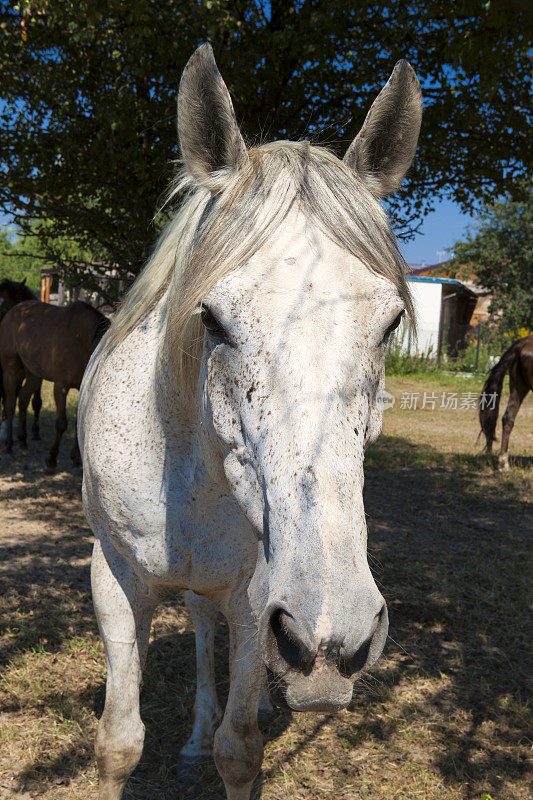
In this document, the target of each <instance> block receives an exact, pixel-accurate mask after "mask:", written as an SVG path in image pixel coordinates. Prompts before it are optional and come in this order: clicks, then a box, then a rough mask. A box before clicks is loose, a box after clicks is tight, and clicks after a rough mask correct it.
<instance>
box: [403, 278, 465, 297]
mask: <svg viewBox="0 0 533 800" xmlns="http://www.w3.org/2000/svg"><path fill="white" fill-rule="evenodd" d="M406 278H407V280H408V281H412V282H413V283H442V284H444V285H446V286H456V287H457V288H458V289H459V290H460V291H461V292H465V293H466V294H469V295H472V296H475V295H476V292H474V291H472V289H471V288H470V287H469V286H465V284H464V283H462V282H461V281H457V280H456V279H455V278H433V277H432V276H429V275H406Z"/></svg>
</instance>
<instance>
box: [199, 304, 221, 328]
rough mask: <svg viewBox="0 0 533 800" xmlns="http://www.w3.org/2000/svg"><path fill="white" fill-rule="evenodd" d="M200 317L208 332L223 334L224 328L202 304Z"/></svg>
mask: <svg viewBox="0 0 533 800" xmlns="http://www.w3.org/2000/svg"><path fill="white" fill-rule="evenodd" d="M200 319H201V320H202V322H203V324H204V327H205V329H206V330H208V331H209V333H214V334H218V335H219V336H225V332H224V328H223V327H222V325H221V324H220V323H219V321H218V320H217V318H216V317H215V315H214V314H213V313H212V311H210V310H209V308H208V307H207V306H204V305H203V304H202V310H201V312H200Z"/></svg>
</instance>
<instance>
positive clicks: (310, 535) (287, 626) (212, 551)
mask: <svg viewBox="0 0 533 800" xmlns="http://www.w3.org/2000/svg"><path fill="white" fill-rule="evenodd" d="M202 59H203V60H202ZM197 61H199V64H196V67H195V68H198V69H200V71H201V70H202V69H209V70H211V71H212V64H211V62H210V61H209V53H208V52H207V51H205V50H203V55H202V54H200V56H198V57H197ZM204 61H205V63H204ZM213 63H214V62H213ZM209 74H211V73H209ZM216 75H218V73H216ZM196 77H197V76H196ZM215 77H216V76H215ZM218 77H219V76H218ZM216 80H217V81H218V78H216ZM182 83H183V81H182ZM217 85H218V84H217ZM222 86H223V84H222ZM224 89H225V87H224ZM186 90H187V87H185V89H184V88H183V86H182V88H181V89H180V96H181V93H182V92H183V91H186ZM222 99H223V100H224V101H225V100H226V96H225V95H224V97H223V98H222ZM227 100H228V101H229V97H228V98H227ZM221 102H222V100H221ZM231 112H232V110H231ZM232 135H234V131H233V129H232ZM180 136H181V129H180ZM182 149H184V148H183V142H182ZM236 149H237V150H238V152H239V154H240V153H241V151H240V149H239V148H236ZM185 150H186V148H185ZM239 157H240V155H239ZM191 169H192V168H191ZM404 171H405V170H404ZM170 303H171V298H170V296H169V294H168V292H167V293H166V294H165V295H163V297H162V298H161V300H160V301H159V302H158V303H157V305H156V307H155V308H154V309H153V310H152V311H151V312H150V313H149V314H148V315H147V316H146V317H145V319H144V321H143V322H142V324H140V325H138V326H137V327H135V328H134V329H133V330H132V331H131V332H130V333H129V334H128V335H127V336H125V338H123V339H122V341H120V342H119V343H118V344H117V345H116V346H115V347H114V348H112V349H110V350H105V342H104V344H103V346H102V347H100V348H99V349H98V350H97V351H96V352H95V354H94V356H93V358H92V360H91V363H90V365H89V367H88V370H87V373H86V376H85V379H84V382H83V386H82V389H81V393H80V401H79V409H78V419H79V439H80V445H81V448H82V453H83V464H84V480H83V502H84V507H85V510H86V514H87V518H88V520H89V523H90V525H91V528H92V529H93V531H94V533H95V538H96V543H95V551H94V557H93V567H92V577H93V594H94V602H95V609H96V613H97V617H98V621H99V625H100V630H101V633H102V636H103V639H104V643H105V647H106V655H107V660H108V677H107V693H106V706H105V711H104V715H103V717H102V720H101V722H100V727H99V731H98V738H97V747H96V749H97V757H98V761H99V768H100V777H101V788H100V797H101V798H102V800H117V799H118V798H119V797H120V796H121V793H122V788H123V786H124V784H125V781H126V779H127V777H128V775H129V773H130V772H131V769H132V768H133V767H134V766H135V764H136V763H137V760H138V758H139V756H140V753H141V750H142V742H143V736H144V729H143V725H142V722H141V720H140V716H139V700H138V690H139V683H140V676H141V670H142V664H143V661H144V656H145V653H146V648H147V643H148V633H149V627H150V620H151V616H152V614H153V611H154V609H155V607H156V605H157V603H158V602H159V600H160V599H161V598H162V597H163V596H164V594H165V592H166V591H167V590H168V589H170V588H173V589H176V588H178V589H183V590H192V592H194V593H196V594H195V595H192V594H189V596H188V598H189V605H190V608H191V611H192V613H193V618H194V619H195V622H196V623H197V627H198V630H197V633H198V632H199V633H200V636H201V637H202V642H203V645H204V646H203V647H202V643H200V647H199V649H198V655H199V663H200V665H201V664H202V663H203V664H204V672H203V673H202V670H200V678H201V681H200V684H201V685H200V686H199V694H198V696H197V702H196V724H195V731H194V732H193V736H192V737H191V740H189V743H188V746H187V747H186V748H185V749H186V752H187V754H188V755H195V754H200V753H203V752H204V750H205V745H206V742H208V743H209V742H210V740H211V737H212V734H213V730H214V728H215V727H216V726H217V725H218V722H219V715H220V711H219V709H218V703H217V701H216V697H215V695H214V688H213V685H212V683H213V682H212V678H211V673H212V629H213V624H214V612H213V606H214V607H216V608H217V609H219V610H220V611H222V612H223V613H224V614H225V615H226V617H227V619H228V623H229V627H230V636H231V653H232V656H231V686H230V694H229V698H228V703H227V707H226V710H225V713H224V717H223V720H222V723H221V724H220V726H219V727H218V730H217V731H216V735H215V743H214V752H215V760H216V763H217V767H218V769H219V771H220V773H221V775H222V777H223V779H224V783H225V786H226V791H227V796H228V798H229V800H248V798H249V794H250V789H251V785H252V781H253V779H254V777H255V775H256V774H257V772H258V770H259V767H260V764H261V759H262V742H261V737H260V734H259V731H258V728H257V709H258V703H259V698H260V695H261V691H262V688H263V686H264V679H265V674H266V670H268V671H269V674H270V675H271V677H272V676H273V678H274V679H275V680H274V683H276V684H277V686H278V689H279V684H280V683H282V684H283V700H284V702H286V703H287V704H288V705H289V706H290V707H292V708H294V709H300V710H304V709H310V710H312V709H314V708H316V709H324V708H336V707H342V706H345V705H346V704H347V703H348V702H349V700H350V697H351V692H352V686H353V681H354V679H355V678H356V677H357V676H358V675H359V674H360V671H361V670H362V669H363V668H364V667H368V666H369V664H371V663H373V662H374V661H375V660H376V659H377V657H378V656H379V654H380V652H381V649H382V647H383V644H384V640H385V637H386V631H387V618H386V609H385V606H384V601H383V598H382V597H381V595H380V593H379V591H378V589H377V587H376V585H375V582H374V580H373V578H372V575H371V573H370V570H369V567H368V562H367V557H366V524H365V515H364V508H363V498H362V489H363V458H364V449H365V446H366V445H367V444H368V443H369V442H371V441H373V440H374V439H375V438H376V437H377V436H378V434H379V431H380V428H381V404H380V392H381V390H382V388H383V378H384V374H383V370H384V347H385V340H386V336H387V332H388V331H389V330H390V328H391V326H392V325H393V324H394V323H395V320H398V315H399V314H400V313H401V312H402V309H403V306H404V304H403V301H402V300H401V298H400V296H399V293H398V290H397V289H396V287H395V286H394V285H393V284H392V283H391V282H390V281H389V280H387V279H386V278H385V277H383V276H380V275H378V274H376V272H374V271H373V270H372V269H370V268H369V267H367V266H365V265H364V264H363V263H362V262H361V261H360V260H359V259H357V258H356V257H355V256H353V255H351V254H350V253H348V252H347V251H345V250H343V249H341V248H340V247H339V246H338V245H337V244H335V243H334V242H333V241H332V239H331V238H330V237H328V236H327V235H326V233H325V232H324V231H323V230H321V229H320V228H319V227H318V226H317V225H315V224H313V223H311V222H310V220H309V219H308V218H307V217H306V215H305V214H304V213H303V212H302V210H301V209H299V208H298V207H297V206H294V207H293V208H292V210H291V211H290V213H289V214H288V216H287V217H286V218H285V219H284V221H283V224H282V225H281V227H280V228H278V229H277V231H276V234H275V236H272V237H271V238H270V239H268V240H267V241H266V242H265V243H264V244H263V245H262V246H261V247H260V248H259V249H258V250H257V251H256V252H255V253H253V254H252V255H251V257H250V258H249V259H248V260H247V262H246V263H245V264H244V265H240V266H237V267H236V268H235V269H234V270H233V271H231V272H229V273H228V274H227V275H225V277H223V278H222V279H221V280H219V281H218V282H217V283H216V284H215V286H214V287H213V288H211V289H210V291H209V292H208V293H207V294H206V296H205V297H204V298H203V304H202V307H203V309H204V311H203V314H207V315H208V318H209V320H210V324H207V330H206V332H205V336H204V347H203V355H202V361H201V366H200V372H199V380H198V392H197V394H194V393H192V394H191V393H190V392H186V391H185V390H184V389H183V387H182V386H181V385H180V383H179V381H178V379H177V376H176V373H175V367H174V363H175V362H174V361H173V359H172V357H171V355H172V354H169V353H168V351H167V349H166V348H165V347H164V346H163V343H164V341H165V333H166V325H167V318H168V311H169V304H170ZM213 320H216V322H217V326H216V329H213V328H214V326H213V324H212V323H213ZM199 596H201V597H202V598H204V599H201V598H200V597H199ZM295 643H296V644H297V646H296V647H295ZM361 653H363V655H362V656H361ZM303 654H305V658H304V655H303ZM305 659H307V660H305ZM304 661H305V663H304ZM343 664H347V665H348V666H347V667H346V670H345V671H344V672H343V667H342V665H343ZM341 673H342V674H341Z"/></svg>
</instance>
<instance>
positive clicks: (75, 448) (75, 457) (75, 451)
mask: <svg viewBox="0 0 533 800" xmlns="http://www.w3.org/2000/svg"><path fill="white" fill-rule="evenodd" d="M70 457H71V459H72V466H73V467H81V453H80V445H79V442H78V415H77V414H76V422H75V429H74V444H73V445H72V450H71V451H70Z"/></svg>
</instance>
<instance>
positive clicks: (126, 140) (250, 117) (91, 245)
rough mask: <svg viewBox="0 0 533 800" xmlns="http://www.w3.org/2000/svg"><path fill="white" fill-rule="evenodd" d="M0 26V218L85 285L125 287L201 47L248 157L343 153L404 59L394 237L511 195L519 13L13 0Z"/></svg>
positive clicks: (219, 0) (523, 89)
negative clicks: (215, 70) (115, 274)
mask: <svg viewBox="0 0 533 800" xmlns="http://www.w3.org/2000/svg"><path fill="white" fill-rule="evenodd" d="M526 8H527V6H526ZM0 9H1V11H0V29H1V34H2V48H1V49H0V98H2V99H0V130H1V138H0V169H1V170H2V181H1V182H0V206H1V207H3V209H4V212H6V213H10V214H11V215H12V216H13V218H14V220H15V222H16V223H17V224H18V225H20V226H22V227H23V228H25V227H27V226H28V225H34V224H35V221H36V220H39V219H47V220H48V221H49V222H50V227H48V228H46V231H45V232H46V236H44V237H43V242H42V246H43V249H44V250H45V251H46V253H47V254H48V256H49V257H50V259H55V260H56V261H57V263H58V264H59V265H62V266H63V267H64V268H65V269H72V268H73V264H72V263H70V264H69V263H67V262H64V261H62V260H61V254H60V253H58V252H57V248H56V245H55V241H56V240H57V239H58V238H61V237H63V238H65V237H67V238H69V239H73V240H75V241H76V242H77V243H78V246H79V248H81V249H84V250H88V251H90V252H92V253H94V254H95V261H96V262H99V263H96V264H95V265H94V270H95V271H96V273H98V272H102V271H104V269H105V264H113V265H117V266H118V268H119V270H120V273H121V274H122V275H135V274H136V273H137V272H138V270H139V268H140V267H141V265H142V263H143V261H144V259H145V257H146V255H147V247H149V246H150V243H151V242H152V241H153V239H154V237H155V234H156V230H155V228H156V227H157V226H154V224H153V222H152V219H153V214H154V210H155V209H156V206H157V201H158V198H159V197H160V196H161V194H162V193H163V191H164V189H165V187H166V185H167V183H168V181H169V179H170V176H171V172H172V166H171V160H172V159H173V158H174V159H175V158H176V157H177V155H178V154H177V144H176V133H175V105H176V93H177V87H178V82H179V78H180V74H181V70H182V69H183V66H184V65H185V63H186V61H187V58H188V57H189V56H190V54H191V53H192V52H193V50H194V49H195V48H196V46H197V45H198V44H199V43H200V42H201V41H205V40H207V39H208V40H209V41H211V43H212V45H213V47H214V50H215V55H216V57H217V61H218V63H219V66H220V69H221V71H222V73H223V75H224V78H225V80H226V82H227V84H228V86H229V89H230V91H231V93H232V97H233V99H234V105H235V109H236V113H237V117H238V119H239V120H240V122H241V124H242V129H243V132H244V134H245V136H246V138H247V139H248V141H249V142H250V143H257V142H259V141H261V140H263V139H276V138H293V139H294V138H301V137H306V136H307V137H311V138H312V139H313V140H315V141H319V142H321V143H327V144H329V145H330V146H331V147H333V148H334V149H335V150H336V151H338V153H339V154H342V153H343V152H344V150H345V148H346V147H347V145H348V143H349V142H350V141H351V139H352V138H353V136H354V135H355V134H356V133H357V131H358V130H359V128H360V126H361V124H362V122H363V119H364V116H365V113H366V111H367V109H368V107H369V105H370V104H371V102H372V100H373V98H374V97H375V95H376V93H377V92H378V90H379V89H380V88H381V86H382V85H383V84H384V83H385V81H386V80H387V78H388V76H389V74H390V72H391V70H392V68H393V66H394V63H395V62H396V61H397V60H398V59H399V58H407V59H408V60H409V61H410V62H411V63H412V65H413V66H414V67H415V69H416V70H417V72H418V74H419V76H420V78H421V82H422V86H423V91H424V97H425V109H426V110H425V116H424V123H423V128H422V133H421V138H420V145H419V151H418V156H417V158H416V160H415V164H414V166H413V168H412V170H411V172H410V175H409V178H408V181H407V182H406V185H405V188H404V189H403V190H402V192H401V193H400V195H399V197H398V198H396V199H394V200H393V201H391V209H392V213H393V216H394V217H395V219H396V222H397V227H399V228H402V226H403V230H404V232H405V231H406V230H409V229H412V228H413V227H416V225H417V223H418V221H419V220H420V219H421V217H422V216H423V214H424V213H425V212H426V211H428V210H429V209H430V208H431V206H432V203H433V202H434V200H435V199H436V198H437V197H439V196H442V195H448V196H451V197H453V198H454V199H455V200H456V201H458V202H459V203H460V204H461V205H462V206H463V208H465V209H467V208H471V207H472V206H473V205H474V204H475V203H476V202H479V201H481V200H485V201H486V200H487V199H488V198H489V197H491V196H493V195H494V193H496V194H501V193H502V192H504V191H507V192H511V193H513V194H514V195H517V196H518V194H519V191H520V185H521V183H520V177H521V175H522V174H523V170H524V164H526V163H528V157H529V155H530V153H529V147H530V145H529V140H530V138H529V137H528V122H529V112H528V108H529V86H530V76H529V64H528V58H527V50H528V41H529V34H528V31H530V28H528V16H527V11H526V10H524V6H523V5H522V3H521V2H518V0H517V2H516V3H514V4H509V3H503V2H499V1H498V0H490V2H485V0H409V1H407V0H397V2H394V3H392V2H390V0H389V2H379V1H378V0H373V1H372V0H271V1H270V2H267V1H266V0H232V1H230V0H164V2H161V0H128V2H125V0H106V2H102V0H77V2H73V0H54V2H50V0H21V2H20V3H19V4H18V5H14V4H12V3H5V2H0ZM43 230H44V229H43ZM78 270H79V267H78ZM91 280H93V277H92V273H91V274H88V275H87V276H86V282H88V283H91Z"/></svg>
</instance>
